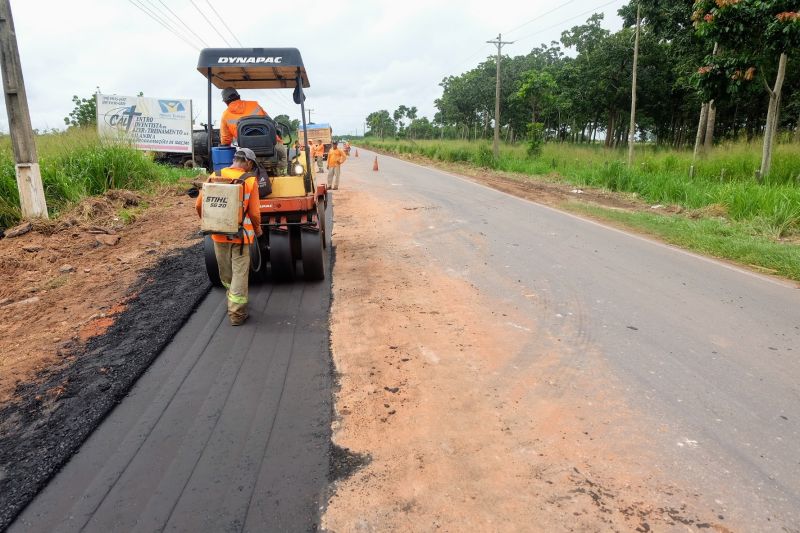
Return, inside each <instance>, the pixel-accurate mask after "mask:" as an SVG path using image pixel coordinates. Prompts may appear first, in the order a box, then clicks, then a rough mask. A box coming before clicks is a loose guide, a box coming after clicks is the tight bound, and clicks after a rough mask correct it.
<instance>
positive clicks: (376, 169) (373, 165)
mask: <svg viewBox="0 0 800 533" xmlns="http://www.w3.org/2000/svg"><path fill="white" fill-rule="evenodd" d="M372 170H374V171H375V172H377V171H378V156H377V155H376V156H375V162H374V163H372Z"/></svg>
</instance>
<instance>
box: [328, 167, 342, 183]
mask: <svg viewBox="0 0 800 533" xmlns="http://www.w3.org/2000/svg"><path fill="white" fill-rule="evenodd" d="M341 175H342V167H341V165H336V166H335V167H331V168H330V169H329V170H328V187H330V188H331V189H338V188H339V176H341Z"/></svg>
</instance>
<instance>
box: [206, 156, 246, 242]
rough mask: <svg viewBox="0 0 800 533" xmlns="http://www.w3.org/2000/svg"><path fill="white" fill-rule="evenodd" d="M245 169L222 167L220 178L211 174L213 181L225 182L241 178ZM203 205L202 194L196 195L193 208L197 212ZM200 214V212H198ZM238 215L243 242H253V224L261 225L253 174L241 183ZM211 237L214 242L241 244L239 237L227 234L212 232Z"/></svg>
mask: <svg viewBox="0 0 800 533" xmlns="http://www.w3.org/2000/svg"><path fill="white" fill-rule="evenodd" d="M244 173H245V171H244V170H243V169H241V168H231V167H227V168H223V169H222V171H221V172H220V174H222V178H218V177H214V176H212V178H211V179H212V180H213V181H217V182H220V181H221V182H223V183H224V182H226V181H234V180H238V179H241V176H242V174H244ZM202 205H203V197H202V195H200V196H198V197H197V200H196V202H195V208H196V209H197V211H198V212H200V211H201V209H202ZM200 216H202V213H200ZM239 216H240V217H241V219H242V229H243V230H244V231H243V237H244V244H250V243H252V242H253V240H254V237H255V234H256V232H255V229H254V225H258V226H260V225H261V211H260V204H259V198H258V183H257V182H256V177H255V176H248V177H247V178H245V180H244V183H243V184H242V203H241V206H240V207H239ZM211 238H212V239H213V240H214V242H232V243H236V244H242V239H240V238H239V237H235V236H234V237H232V236H229V235H217V234H212V235H211Z"/></svg>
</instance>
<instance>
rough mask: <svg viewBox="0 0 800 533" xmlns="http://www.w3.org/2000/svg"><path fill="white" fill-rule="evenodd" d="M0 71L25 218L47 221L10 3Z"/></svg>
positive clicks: (1, 0) (1, 16) (1, 17)
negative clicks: (0, 71)
mask: <svg viewBox="0 0 800 533" xmlns="http://www.w3.org/2000/svg"><path fill="white" fill-rule="evenodd" d="M0 70H2V76H3V93H4V95H5V100H6V111H7V113H8V129H9V132H10V133H11V145H12V147H13V149H14V162H15V163H16V175H17V189H18V190H19V201H20V207H21V208H22V218H47V203H46V202H45V199H44V187H42V174H41V172H40V170H39V160H38V158H37V157H36V143H35V141H34V138H33V128H32V126H31V114H30V111H29V110H28V99H27V96H26V95H25V81H24V80H23V79H22V64H21V63H20V60H19V48H18V47H17V34H16V33H15V32H14V19H13V18H12V17H11V4H10V3H9V0H0Z"/></svg>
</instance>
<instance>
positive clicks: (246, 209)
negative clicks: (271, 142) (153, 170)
mask: <svg viewBox="0 0 800 533" xmlns="http://www.w3.org/2000/svg"><path fill="white" fill-rule="evenodd" d="M256 165H257V163H256V154H255V153H254V152H253V151H252V150H251V149H249V148H240V149H238V150H237V151H236V153H235V154H234V156H233V164H232V165H231V166H230V167H227V168H223V169H222V171H221V177H217V176H211V178H210V179H211V180H213V181H214V182H217V183H237V182H240V183H241V184H242V227H241V230H240V235H238V236H230V235H218V234H212V235H211V238H212V239H213V240H214V254H215V255H216V257H217V265H218V267H219V278H220V280H221V281H222V285H223V286H224V287H225V288H226V289H227V297H228V318H229V319H230V321H231V325H233V326H240V325H242V324H243V323H244V321H245V320H247V292H248V291H247V284H248V277H249V274H250V244H251V243H252V242H253V241H254V239H255V237H256V236H260V235H261V233H262V231H261V212H260V210H259V195H258V181H257V180H258V178H257V174H256V172H254V170H255V169H256ZM195 209H197V214H198V215H199V216H200V217H202V216H203V210H202V209H203V195H202V194H201V195H200V196H198V198H197V201H196V203H195Z"/></svg>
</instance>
